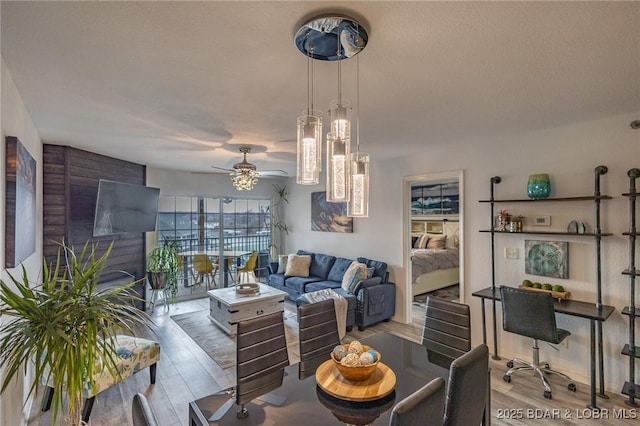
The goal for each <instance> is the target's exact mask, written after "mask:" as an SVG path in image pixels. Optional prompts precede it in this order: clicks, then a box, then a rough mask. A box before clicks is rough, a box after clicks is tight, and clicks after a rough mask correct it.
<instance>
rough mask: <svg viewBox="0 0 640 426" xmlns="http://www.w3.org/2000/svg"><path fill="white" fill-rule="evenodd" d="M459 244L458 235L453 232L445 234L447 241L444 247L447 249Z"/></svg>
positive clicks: (456, 246)
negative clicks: (452, 233)
mask: <svg viewBox="0 0 640 426" xmlns="http://www.w3.org/2000/svg"><path fill="white" fill-rule="evenodd" d="M459 245H460V241H459V240H458V236H457V235H455V234H454V235H449V236H447V242H446V243H445V244H444V247H445V248H448V249H455V248H458V246H459Z"/></svg>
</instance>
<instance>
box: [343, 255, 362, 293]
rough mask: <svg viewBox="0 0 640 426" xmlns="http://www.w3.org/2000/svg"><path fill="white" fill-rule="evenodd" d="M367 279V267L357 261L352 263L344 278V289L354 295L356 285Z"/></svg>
mask: <svg viewBox="0 0 640 426" xmlns="http://www.w3.org/2000/svg"><path fill="white" fill-rule="evenodd" d="M366 278H367V265H365V264H364V263H360V262H358V261H357V260H354V261H353V262H351V265H349V268H347V271H346V272H345V273H344V276H343V277H342V289H343V290H344V291H346V292H348V293H353V289H354V288H355V286H356V284H358V283H359V282H360V281H361V280H364V279H366Z"/></svg>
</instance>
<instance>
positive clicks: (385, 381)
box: [316, 359, 396, 401]
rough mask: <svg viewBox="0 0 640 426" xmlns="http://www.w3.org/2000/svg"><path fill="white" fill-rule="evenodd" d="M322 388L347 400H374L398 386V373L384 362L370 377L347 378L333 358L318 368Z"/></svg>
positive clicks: (317, 381)
mask: <svg viewBox="0 0 640 426" xmlns="http://www.w3.org/2000/svg"><path fill="white" fill-rule="evenodd" d="M316 383H318V386H319V387H320V389H322V390H323V391H325V392H326V393H328V394H329V395H331V396H335V397H336V398H340V399H345V400H347V401H373V400H376V399H380V398H382V397H384V396H386V395H389V394H390V393H391V392H393V390H394V389H395V387H396V375H395V373H394V372H393V371H392V370H391V369H390V368H389V367H387V366H386V365H385V364H383V363H382V362H379V363H378V366H377V368H376V370H375V371H374V372H373V374H372V375H371V376H369V378H367V379H366V380H361V381H351V380H348V379H345V378H344V376H343V375H342V374H341V373H340V371H339V370H338V368H337V367H336V365H335V362H334V360H333V359H330V360H327V361H325V362H323V363H322V364H321V365H320V366H319V367H318V369H317V370H316Z"/></svg>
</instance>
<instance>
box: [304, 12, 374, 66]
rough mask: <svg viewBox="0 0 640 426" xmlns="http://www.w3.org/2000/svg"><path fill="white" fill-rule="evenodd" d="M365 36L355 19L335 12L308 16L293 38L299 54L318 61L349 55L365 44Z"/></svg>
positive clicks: (338, 58) (358, 50)
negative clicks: (312, 16)
mask: <svg viewBox="0 0 640 426" xmlns="http://www.w3.org/2000/svg"><path fill="white" fill-rule="evenodd" d="M368 39H369V36H368V34H367V30H366V29H365V28H364V27H363V26H362V25H361V24H360V23H359V22H357V21H356V20H355V19H352V18H349V17H346V16H339V15H335V14H332V15H324V16H319V17H315V18H312V19H310V20H309V21H307V22H305V23H304V24H303V25H302V26H301V27H300V28H299V29H298V31H297V32H296V35H295V38H294V40H295V43H296V47H297V48H298V50H300V52H302V54H303V55H305V56H309V57H311V58H312V59H319V60H322V61H340V60H342V59H348V58H351V57H353V56H355V55H357V54H358V53H360V52H361V51H362V50H363V49H364V48H365V46H366V45H367V42H368Z"/></svg>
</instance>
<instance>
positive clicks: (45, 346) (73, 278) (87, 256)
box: [0, 244, 151, 425]
mask: <svg viewBox="0 0 640 426" xmlns="http://www.w3.org/2000/svg"><path fill="white" fill-rule="evenodd" d="M110 251H111V247H109V249H108V250H107V251H106V252H105V254H104V255H102V256H100V257H98V256H97V255H96V251H95V247H91V248H90V249H89V247H88V244H85V246H84V248H83V249H82V250H81V251H80V252H79V253H78V254H77V255H76V253H75V252H74V251H73V249H71V248H69V247H67V246H65V245H64V244H61V247H60V250H59V251H58V257H57V261H56V262H55V264H52V265H51V266H47V264H46V261H45V262H44V267H43V274H42V280H41V282H38V283H32V282H31V281H30V280H29V278H28V277H27V273H26V271H25V269H24V268H23V269H22V276H21V277H14V276H12V275H9V280H8V282H5V281H2V280H0V316H2V317H3V318H4V319H5V320H4V321H3V322H2V325H1V326H0V362H1V363H2V366H3V368H4V378H3V381H2V388H1V390H0V392H4V391H6V390H7V386H8V385H9V383H10V382H11V381H12V380H13V379H14V378H16V377H17V375H18V374H21V373H22V370H26V369H27V366H28V365H29V364H31V363H32V364H33V367H34V369H35V374H34V375H33V380H32V382H31V384H30V388H29V395H30V396H31V395H33V394H34V393H35V391H36V388H37V385H38V382H39V381H40V379H41V378H44V379H47V380H48V382H49V384H50V385H51V386H52V387H53V390H54V396H55V398H54V400H53V418H54V419H53V422H54V423H55V421H56V418H57V416H58V414H59V412H60V410H61V409H62V407H63V401H64V400H65V398H66V399H67V415H68V417H67V420H68V422H69V423H70V424H71V425H79V424H80V423H81V413H80V411H81V408H82V390H83V388H84V387H85V386H86V385H87V384H90V385H91V386H95V383H94V380H93V374H92V373H93V372H94V371H95V368H96V365H99V363H101V364H102V365H103V366H104V368H106V369H107V371H108V372H109V373H110V374H112V375H114V376H115V375H117V374H118V373H117V370H116V359H117V357H118V355H117V352H116V345H115V336H116V334H121V333H122V332H125V333H128V334H134V329H137V328H139V327H140V326H149V325H150V324H151V320H150V319H149V317H148V316H147V315H146V314H145V313H144V312H143V311H140V310H139V309H137V308H136V307H135V305H134V303H133V302H135V301H137V300H138V297H137V296H135V295H134V294H133V293H132V292H130V291H129V290H130V289H131V287H132V286H134V285H135V284H136V283H135V282H132V283H129V284H125V285H123V286H119V287H115V288H114V287H108V288H104V289H100V288H98V281H99V279H100V275H101V273H102V271H103V269H104V267H105V265H106V261H107V257H108V256H109V253H110Z"/></svg>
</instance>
